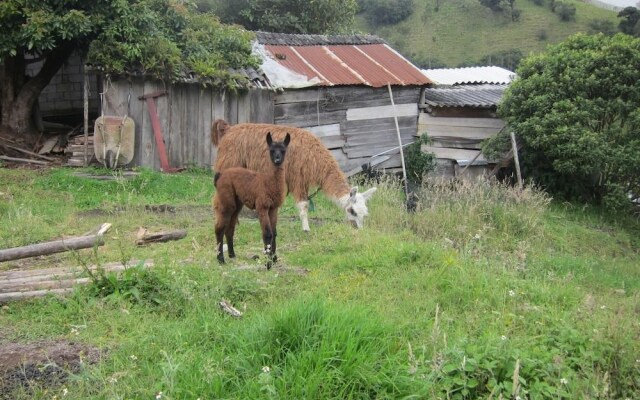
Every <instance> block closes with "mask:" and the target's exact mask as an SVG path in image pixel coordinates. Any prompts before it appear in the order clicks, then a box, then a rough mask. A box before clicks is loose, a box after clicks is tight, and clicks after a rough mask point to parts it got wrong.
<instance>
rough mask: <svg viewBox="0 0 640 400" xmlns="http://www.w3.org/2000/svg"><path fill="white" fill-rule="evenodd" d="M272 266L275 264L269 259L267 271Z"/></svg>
mask: <svg viewBox="0 0 640 400" xmlns="http://www.w3.org/2000/svg"><path fill="white" fill-rule="evenodd" d="M272 266H273V262H272V261H267V271H269V270H270V269H271V267H272Z"/></svg>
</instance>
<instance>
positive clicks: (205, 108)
mask: <svg viewBox="0 0 640 400" xmlns="http://www.w3.org/2000/svg"><path fill="white" fill-rule="evenodd" d="M104 89H105V96H104V97H105V102H104V113H105V115H117V116H123V115H128V116H129V117H131V118H133V120H134V121H135V124H136V125H135V132H136V134H135V136H136V139H135V147H136V151H135V156H134V159H133V161H132V162H131V163H130V164H129V165H137V166H142V167H148V168H153V169H156V170H159V169H160V158H159V156H158V152H157V149H156V142H155V137H154V133H153V129H152V126H151V119H150V116H149V110H148V107H147V105H146V102H145V101H143V100H139V97H140V96H142V95H145V94H149V93H153V92H158V91H166V93H167V94H166V95H165V96H161V97H158V98H156V100H155V101H156V107H157V109H158V119H159V120H160V127H161V129H162V134H163V137H164V142H165V146H166V150H167V155H168V158H169V164H170V165H171V167H176V168H177V167H189V166H198V167H209V166H211V165H212V164H213V163H214V161H215V150H214V149H213V146H212V145H211V139H210V132H211V123H212V121H214V120H216V119H217V118H224V119H225V120H226V121H228V122H229V123H231V124H236V123H239V122H267V123H272V122H273V102H272V100H271V96H272V93H271V92H269V91H266V90H250V91H248V92H246V93H242V94H231V93H228V92H225V91H220V90H219V89H213V88H203V87H201V86H199V85H196V84H173V85H169V84H166V85H165V84H164V83H162V82H160V81H152V80H143V79H142V78H130V79H119V80H116V79H112V80H110V81H105V83H104Z"/></svg>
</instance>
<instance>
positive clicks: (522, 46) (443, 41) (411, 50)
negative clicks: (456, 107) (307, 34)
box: [357, 0, 619, 67]
mask: <svg viewBox="0 0 640 400" xmlns="http://www.w3.org/2000/svg"><path fill="white" fill-rule="evenodd" d="M436 2H438V3H439V4H440V6H439V9H438V11H435V9H436ZM566 2H567V3H569V4H572V5H574V6H575V7H576V18H575V20H574V21H569V22H562V21H560V18H559V17H558V15H557V14H554V13H553V12H551V10H550V9H549V7H548V5H545V6H538V5H536V4H534V3H533V2H532V1H530V0H518V1H516V3H515V7H516V8H517V9H520V10H521V17H520V21H517V22H512V21H511V20H510V17H506V16H504V15H502V14H500V13H494V12H492V11H491V10H489V9H488V8H486V7H484V6H483V5H481V4H480V2H478V1H477V0H445V1H443V0H417V1H416V2H415V3H416V7H415V11H414V13H413V14H412V16H411V17H409V18H408V19H407V20H405V21H403V22H401V23H399V24H396V25H391V26H386V27H385V26H381V27H372V26H369V25H368V24H367V23H366V22H365V21H364V20H363V19H362V18H359V19H358V22H357V25H358V27H359V29H360V30H362V31H364V32H370V33H373V34H376V35H379V36H380V37H383V38H384V39H385V40H387V41H388V42H389V43H390V44H391V45H392V46H393V47H394V48H396V49H397V50H398V51H399V52H400V53H401V54H403V55H404V56H406V57H408V58H410V59H411V60H412V61H414V62H415V63H417V64H419V65H421V66H423V67H429V65H430V63H431V65H433V67H436V66H438V67H439V66H441V65H445V66H448V67H456V66H459V65H462V64H469V63H472V64H473V63H477V62H478V61H479V60H480V59H482V58H483V57H485V56H488V55H490V54H495V53H499V52H502V51H509V50H513V49H518V50H520V51H521V52H522V54H523V55H524V56H526V55H528V54H530V53H539V52H541V51H543V50H544V49H545V48H546V47H547V46H548V45H549V44H555V43H559V42H561V41H562V40H564V39H565V38H567V37H568V36H570V35H572V34H574V33H576V32H589V23H590V22H591V21H593V20H608V21H611V22H613V24H614V26H615V27H616V28H617V26H618V22H619V19H618V18H617V17H616V15H617V13H616V12H614V11H609V10H605V9H601V8H597V7H595V6H592V5H590V4H587V3H584V2H580V1H574V0H566ZM494 63H495V61H494Z"/></svg>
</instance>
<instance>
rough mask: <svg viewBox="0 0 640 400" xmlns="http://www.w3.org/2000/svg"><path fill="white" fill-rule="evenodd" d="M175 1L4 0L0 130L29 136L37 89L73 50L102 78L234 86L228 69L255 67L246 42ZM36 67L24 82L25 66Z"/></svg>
mask: <svg viewBox="0 0 640 400" xmlns="http://www.w3.org/2000/svg"><path fill="white" fill-rule="evenodd" d="M187 4H188V3H185V2H181V1H176V0H129V1H127V0H96V1H80V0H66V1H60V0H38V1H36V0H4V1H2V2H0V29H1V30H2V32H3V35H1V36H0V87H1V89H0V110H1V113H0V126H2V127H3V128H5V129H8V130H10V131H12V132H13V133H16V134H20V135H25V134H28V133H33V131H34V127H33V124H32V122H31V118H30V115H31V111H32V109H33V106H34V104H35V103H36V101H37V99H38V96H39V94H40V92H41V91H42V89H44V88H45V87H46V85H47V84H48V83H49V81H50V80H51V78H52V77H53V76H54V75H55V73H56V72H57V71H58V70H59V69H60V67H61V66H62V65H63V64H64V62H65V61H66V60H67V59H68V57H69V55H71V54H72V53H73V52H74V51H76V52H79V53H81V54H85V53H86V52H87V51H89V53H88V55H87V61H88V62H91V63H95V64H99V65H100V66H102V67H103V68H104V70H105V72H107V73H123V72H138V73H142V74H147V75H151V76H156V77H162V78H165V79H176V78H178V77H185V76H189V77H193V76H196V77H200V78H202V79H203V81H204V82H212V83H213V82H215V83H218V84H221V85H225V84H229V85H234V84H235V82H236V79H233V78H236V77H233V76H231V73H230V72H229V69H230V68H238V67H242V66H249V65H256V62H257V61H256V60H255V59H254V58H253V57H252V56H251V46H250V40H251V37H252V35H251V34H250V33H248V32H245V31H244V30H242V29H240V28H238V27H230V26H226V25H223V24H221V23H220V22H219V21H218V20H217V19H216V18H215V16H213V15H210V14H197V13H195V9H194V8H192V7H191V6H188V5H187ZM32 60H38V61H39V60H42V61H43V67H42V68H41V70H40V71H39V72H38V73H37V74H36V75H35V76H33V77H31V78H27V76H26V72H25V71H26V66H27V64H28V63H29V62H30V61H32Z"/></svg>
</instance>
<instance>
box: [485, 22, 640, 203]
mask: <svg viewBox="0 0 640 400" xmlns="http://www.w3.org/2000/svg"><path fill="white" fill-rule="evenodd" d="M638 65H640V39H634V38H632V37H630V36H628V35H623V34H617V35H615V36H611V37H608V36H605V35H602V34H598V35H593V36H588V35H584V34H578V35H575V36H572V37H571V38H569V39H567V40H566V41H565V42H563V43H561V44H559V45H556V46H553V47H550V48H549V49H548V50H547V52H546V53H544V54H541V55H536V56H530V57H528V58H526V59H524V60H523V61H522V62H521V64H520V66H519V68H518V70H517V76H518V77H517V79H516V80H515V81H514V82H513V83H512V84H511V85H510V87H509V89H508V90H507V91H506V93H505V96H504V98H503V100H502V102H501V104H500V107H499V109H498V112H499V114H500V116H501V117H502V118H504V119H505V121H506V122H507V124H508V126H509V128H510V130H512V131H513V132H515V133H516V135H517V136H518V138H519V139H520V141H521V144H522V145H523V148H522V151H523V154H524V157H523V163H524V164H525V167H526V168H527V171H528V173H529V177H530V178H532V179H533V180H535V181H536V182H538V183H539V184H541V185H543V186H544V187H546V188H547V189H549V190H550V191H551V192H553V193H555V194H557V195H560V196H564V197H566V198H573V199H576V198H579V199H586V200H589V201H593V202H594V203H599V204H601V203H604V204H606V205H608V206H610V207H614V208H615V207H618V206H620V205H623V204H627V205H628V204H629V200H628V195H629V194H630V193H632V194H634V195H640V69H639V68H638Z"/></svg>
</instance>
